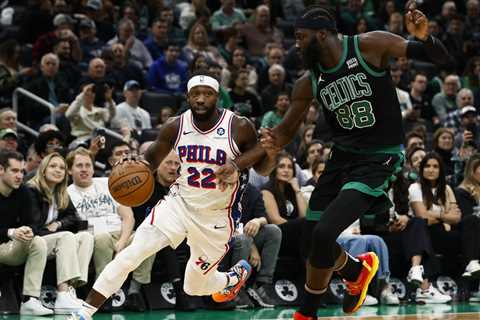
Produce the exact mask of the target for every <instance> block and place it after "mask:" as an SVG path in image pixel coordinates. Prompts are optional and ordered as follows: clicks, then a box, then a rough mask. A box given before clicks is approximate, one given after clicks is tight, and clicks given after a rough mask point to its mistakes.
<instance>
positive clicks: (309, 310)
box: [298, 290, 323, 317]
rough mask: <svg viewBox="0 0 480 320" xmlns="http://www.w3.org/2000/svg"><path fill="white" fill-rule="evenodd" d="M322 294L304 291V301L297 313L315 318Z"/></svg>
mask: <svg viewBox="0 0 480 320" xmlns="http://www.w3.org/2000/svg"><path fill="white" fill-rule="evenodd" d="M322 295H323V294H313V293H311V292H308V291H306V290H305V300H304V301H303V303H302V306H301V307H300V309H298V312H300V313H301V314H302V315H304V316H306V317H316V316H317V310H318V308H319V307H320V303H321V299H322Z"/></svg>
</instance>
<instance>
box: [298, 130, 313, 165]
mask: <svg viewBox="0 0 480 320" xmlns="http://www.w3.org/2000/svg"><path fill="white" fill-rule="evenodd" d="M314 132H315V125H314V124H307V125H305V126H304V127H303V128H302V129H301V134H300V144H299V145H298V148H297V150H296V151H297V152H296V154H295V159H302V157H303V156H304V154H305V150H306V148H307V145H308V144H310V142H311V141H312V139H313V133H314Z"/></svg>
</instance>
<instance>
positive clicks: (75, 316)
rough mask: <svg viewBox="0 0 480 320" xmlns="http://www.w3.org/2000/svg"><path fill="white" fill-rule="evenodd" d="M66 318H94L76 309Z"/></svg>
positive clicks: (81, 319) (72, 319)
mask: <svg viewBox="0 0 480 320" xmlns="http://www.w3.org/2000/svg"><path fill="white" fill-rule="evenodd" d="M65 320H92V317H90V316H88V315H84V314H83V313H82V312H80V311H75V312H72V313H70V315H69V316H68V317H66V318H65Z"/></svg>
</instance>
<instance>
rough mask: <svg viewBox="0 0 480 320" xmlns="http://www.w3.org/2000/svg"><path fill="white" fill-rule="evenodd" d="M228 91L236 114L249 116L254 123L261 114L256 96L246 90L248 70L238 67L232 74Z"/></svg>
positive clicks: (260, 106)
mask: <svg viewBox="0 0 480 320" xmlns="http://www.w3.org/2000/svg"><path fill="white" fill-rule="evenodd" d="M230 87H231V88H232V89H231V90H230V91H229V95H230V98H231V99H232V102H233V111H235V113H236V114H238V115H241V116H244V117H248V118H250V119H251V120H252V121H253V122H254V123H255V122H256V119H257V118H259V117H261V116H262V114H263V111H262V104H261V102H260V100H259V99H258V97H257V96H256V95H255V94H254V93H253V92H251V91H249V90H248V70H247V69H240V70H238V71H236V72H234V73H233V74H232V78H231V80H230Z"/></svg>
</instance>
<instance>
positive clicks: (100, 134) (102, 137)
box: [93, 128, 107, 149]
mask: <svg viewBox="0 0 480 320" xmlns="http://www.w3.org/2000/svg"><path fill="white" fill-rule="evenodd" d="M105 135H106V133H105V129H101V128H96V129H95V130H93V139H96V138H97V137H99V139H98V144H99V145H98V147H99V149H105V142H106V141H107V140H106V138H105Z"/></svg>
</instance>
